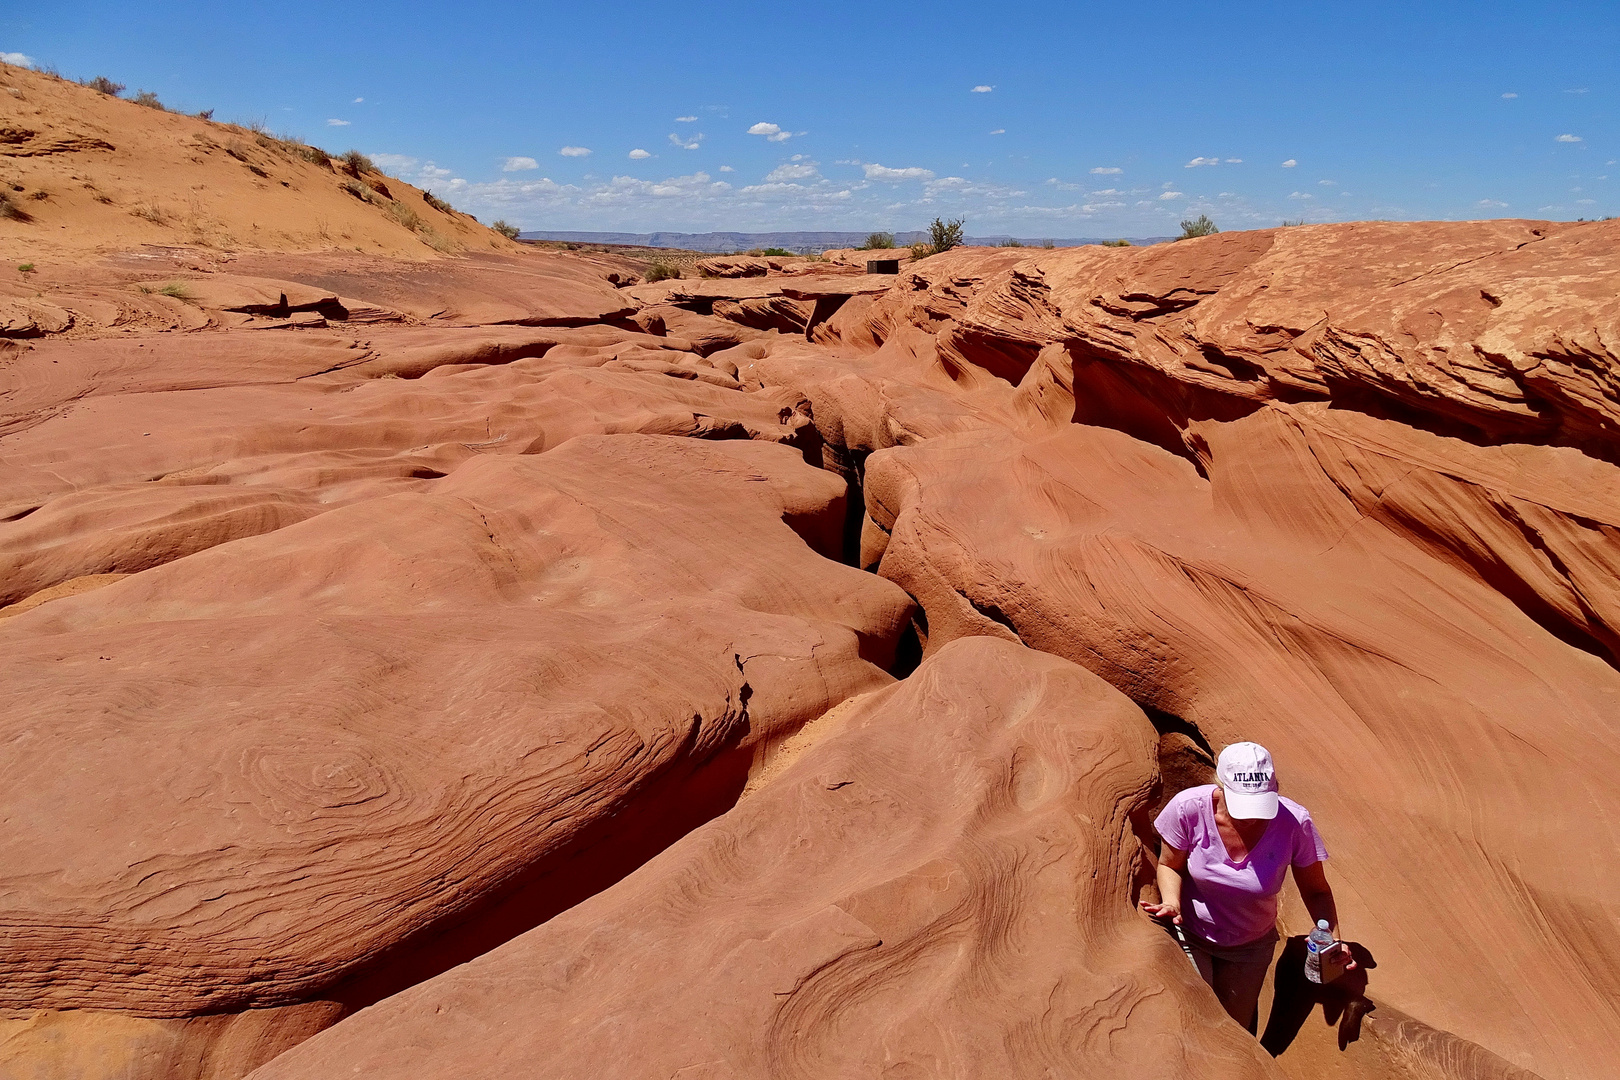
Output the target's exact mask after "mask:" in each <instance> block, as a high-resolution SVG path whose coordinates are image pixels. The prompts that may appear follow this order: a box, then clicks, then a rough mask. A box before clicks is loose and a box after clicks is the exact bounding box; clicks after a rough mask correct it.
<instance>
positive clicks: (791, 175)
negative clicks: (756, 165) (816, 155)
mask: <svg viewBox="0 0 1620 1080" xmlns="http://www.w3.org/2000/svg"><path fill="white" fill-rule="evenodd" d="M819 175H820V174H819V173H817V172H816V166H815V162H809V163H807V164H804V165H778V166H777V167H776V168H774V169H772V170H771V171H770V172H769V173H768V174H766V176H765V180H766V182H767V183H770V182H775V181H778V180H807V179H809V178H810V177H812V176H819Z"/></svg>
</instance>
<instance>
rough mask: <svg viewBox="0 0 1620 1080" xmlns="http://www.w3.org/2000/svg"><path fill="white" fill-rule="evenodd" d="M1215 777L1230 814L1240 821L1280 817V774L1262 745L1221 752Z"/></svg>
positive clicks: (1248, 744) (1245, 744) (1242, 744)
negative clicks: (1278, 787) (1278, 800)
mask: <svg viewBox="0 0 1620 1080" xmlns="http://www.w3.org/2000/svg"><path fill="white" fill-rule="evenodd" d="M1215 775H1216V776H1217V777H1219V778H1220V781H1221V790H1222V791H1224V792H1225V793H1226V812H1227V813H1228V814H1231V815H1232V816H1233V817H1237V818H1274V817H1276V816H1277V770H1276V769H1274V768H1273V767H1272V765H1271V752H1270V751H1269V750H1267V749H1266V748H1265V747H1263V746H1261V745H1260V744H1259V743H1252V742H1239V743H1233V744H1232V745H1231V746H1228V747H1227V748H1226V749H1225V750H1222V751H1221V758H1220V760H1219V761H1218V762H1216V763H1215Z"/></svg>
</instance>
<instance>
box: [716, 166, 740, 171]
mask: <svg viewBox="0 0 1620 1080" xmlns="http://www.w3.org/2000/svg"><path fill="white" fill-rule="evenodd" d="M720 171H721V172H736V171H737V170H736V169H733V168H732V167H731V166H730V165H722V166H720Z"/></svg>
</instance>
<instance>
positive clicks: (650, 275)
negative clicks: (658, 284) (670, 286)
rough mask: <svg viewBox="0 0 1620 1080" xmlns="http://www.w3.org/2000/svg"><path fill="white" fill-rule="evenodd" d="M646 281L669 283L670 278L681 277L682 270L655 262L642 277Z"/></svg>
mask: <svg viewBox="0 0 1620 1080" xmlns="http://www.w3.org/2000/svg"><path fill="white" fill-rule="evenodd" d="M641 276H642V277H643V278H644V279H645V280H647V281H649V282H651V281H668V280H669V279H670V278H678V277H680V276H681V268H680V267H678V266H675V265H674V264H672V263H667V262H655V263H653V264H651V265H650V266H648V267H647V272H646V273H645V274H643V275H641Z"/></svg>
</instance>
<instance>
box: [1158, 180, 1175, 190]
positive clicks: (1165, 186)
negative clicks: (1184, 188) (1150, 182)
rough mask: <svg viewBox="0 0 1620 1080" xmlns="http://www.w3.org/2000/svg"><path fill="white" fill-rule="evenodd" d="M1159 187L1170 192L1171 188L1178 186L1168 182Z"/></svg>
mask: <svg viewBox="0 0 1620 1080" xmlns="http://www.w3.org/2000/svg"><path fill="white" fill-rule="evenodd" d="M1159 186H1160V187H1161V188H1163V189H1164V190H1166V191H1169V190H1170V189H1171V188H1173V187H1175V186H1176V185H1175V184H1174V183H1172V182H1171V181H1169V180H1166V181H1165V182H1164V183H1162V184H1160V185H1159Z"/></svg>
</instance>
